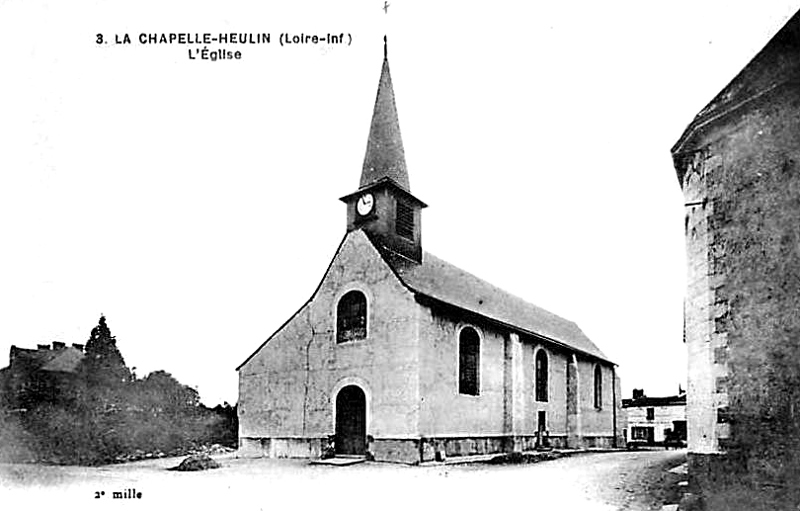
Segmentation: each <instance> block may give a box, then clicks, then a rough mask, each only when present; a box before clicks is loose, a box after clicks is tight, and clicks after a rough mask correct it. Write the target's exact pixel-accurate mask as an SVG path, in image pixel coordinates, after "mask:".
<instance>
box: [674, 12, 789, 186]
mask: <svg viewBox="0 0 800 511" xmlns="http://www.w3.org/2000/svg"><path fill="white" fill-rule="evenodd" d="M799 77H800V11H799V12H797V13H795V14H794V16H792V17H791V18H790V19H789V21H787V22H786V24H785V25H784V26H783V28H781V29H780V30H779V31H778V33H777V34H775V36H774V37H773V38H772V39H771V40H770V41H769V42H768V43H767V45H766V46H764V48H763V49H762V50H761V51H760V52H758V54H757V55H756V56H755V57H754V58H753V59H752V60H751V61H750V63H748V64H747V65H746V66H745V67H744V68H743V69H742V70H741V71H740V72H739V74H737V75H736V76H735V77H734V78H733V80H731V82H730V83H729V84H728V85H727V86H725V88H723V89H722V91H720V92H719V94H717V95H716V96H715V97H714V99H712V100H711V102H710V103H708V104H707V105H706V106H705V108H703V109H702V110H700V112H699V113H698V114H697V115H696V116H695V118H694V120H692V122H691V124H689V126H688V127H687V128H686V130H685V131H684V132H683V134H682V135H681V138H680V139H679V140H678V142H676V143H675V145H674V146H673V147H672V153H673V154H675V153H679V152H681V151H683V150H684V148H685V146H686V144H687V143H688V142H689V141H690V140H691V139H692V137H693V135H694V134H695V133H696V132H698V131H700V130H702V129H703V128H704V127H706V126H707V125H708V124H710V123H712V122H714V121H716V120H717V119H719V118H721V117H722V116H724V115H726V114H728V113H730V112H732V111H734V110H737V109H738V108H739V107H741V106H744V105H746V104H748V103H749V102H750V101H752V100H754V99H757V98H759V97H760V96H762V95H764V94H766V93H768V92H770V91H772V90H774V89H775V88H776V87H778V86H779V85H782V84H784V83H786V82H787V81H791V80H796V79H798V78H799ZM679 172H680V171H679Z"/></svg>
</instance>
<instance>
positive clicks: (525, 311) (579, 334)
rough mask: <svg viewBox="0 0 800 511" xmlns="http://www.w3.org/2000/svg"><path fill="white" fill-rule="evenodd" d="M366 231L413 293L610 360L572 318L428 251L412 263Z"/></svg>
mask: <svg viewBox="0 0 800 511" xmlns="http://www.w3.org/2000/svg"><path fill="white" fill-rule="evenodd" d="M368 237H369V238H370V241H371V242H372V244H373V245H375V247H376V248H377V249H378V252H380V253H381V255H382V256H383V258H384V259H385V260H386V262H387V263H388V264H389V266H391V268H392V269H393V270H394V272H395V274H396V275H397V277H398V278H399V279H400V280H401V282H403V284H404V285H405V286H406V287H407V288H409V289H410V290H411V291H413V292H414V293H416V294H419V295H423V296H425V297H428V298H430V299H433V300H435V301H437V302H440V303H443V304H447V305H450V306H453V307H456V308H458V309H462V310H465V311H468V312H471V313H474V314H478V315H479V316H482V317H484V318H487V319H489V320H492V321H495V322H499V323H502V324H504V325H505V326H507V327H509V328H511V329H514V330H518V331H521V332H523V333H526V334H529V335H532V336H535V337H539V338H543V339H544V340H547V341H550V342H553V343H555V344H560V345H563V346H566V347H569V348H572V349H575V350H577V351H580V352H583V353H584V354H587V355H591V356H593V357H596V358H599V359H601V360H604V361H607V362H610V361H609V360H608V357H606V356H605V354H604V353H603V352H602V351H600V349H599V348H598V347H597V346H595V344H594V343H593V342H592V341H591V340H590V339H589V338H588V337H587V336H586V334H584V333H583V331H582V330H581V329H580V327H578V325H576V324H575V323H574V322H572V321H569V320H567V319H564V318H562V317H560V316H557V315H556V314H553V313H552V312H549V311H546V310H545V309H542V308H541V307H537V306H536V305H533V304H532V303H529V302H527V301H525V300H523V299H522V298H519V297H517V296H515V295H513V294H511V293H508V292H506V291H503V290H502V289H500V288H499V287H496V286H493V285H492V284H490V283H488V282H486V281H485V280H482V279H480V278H478V277H476V276H475V275H472V274H471V273H468V272H466V271H464V270H462V269H461V268H458V267H456V266H454V265H452V264H450V263H448V262H446V261H443V260H442V259H439V258H438V257H436V256H434V255H433V254H430V253H429V252H424V253H423V256H422V263H417V262H415V261H411V260H409V259H407V258H405V257H403V256H401V255H398V254H395V253H394V252H392V251H390V250H389V249H387V248H385V247H383V246H382V245H381V244H380V243H379V242H378V241H377V240H376V239H373V238H372V237H370V236H368Z"/></svg>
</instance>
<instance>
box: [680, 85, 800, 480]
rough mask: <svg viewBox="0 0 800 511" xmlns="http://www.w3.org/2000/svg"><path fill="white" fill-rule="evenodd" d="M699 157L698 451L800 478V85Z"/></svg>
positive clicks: (693, 316)
mask: <svg viewBox="0 0 800 511" xmlns="http://www.w3.org/2000/svg"><path fill="white" fill-rule="evenodd" d="M694 150H695V157H694V159H693V161H691V162H690V163H689V165H688V167H689V172H687V174H686V177H685V179H684V193H685V194H686V199H687V203H688V202H693V201H697V200H700V201H703V202H704V205H703V206H687V208H705V211H704V212H703V213H702V214H696V213H695V212H694V211H695V210H693V209H689V210H688V224H687V249H688V252H689V265H690V272H689V273H690V281H689V293H688V296H687V309H686V310H687V344H689V360H690V367H689V379H690V383H689V394H688V395H689V403H687V414H688V417H689V441H690V450H695V451H696V452H713V451H714V450H716V449H713V448H712V449H711V450H706V449H698V447H701V448H705V447H714V448H715V447H723V448H724V449H725V450H727V451H728V452H729V454H730V456H729V458H731V459H729V460H728V461H727V462H726V463H728V464H730V463H731V461H732V459H736V460H739V463H738V465H739V467H740V468H741V469H742V470H745V471H746V472H747V473H748V474H750V475H751V476H754V477H760V478H764V479H769V480H778V481H779V482H780V480H781V479H782V478H785V477H787V474H790V473H791V471H792V470H797V468H798V465H797V461H796V456H795V455H794V453H795V452H796V445H797V441H798V440H800V93H798V88H797V86H796V84H794V85H787V86H783V87H781V88H779V89H778V90H776V91H773V92H772V93H771V95H770V97H769V101H766V100H765V101H761V102H756V103H753V104H752V105H751V106H749V107H748V108H746V109H742V110H741V111H740V112H739V113H737V114H732V115H730V116H729V118H728V119H726V122H725V123H721V124H719V125H718V127H717V128H715V129H714V130H709V131H708V132H707V133H705V134H704V135H703V136H702V137H701V138H699V139H698V140H696V141H695V144H694ZM704 180H705V182H704V183H703V181H704ZM704 222H705V223H706V224H705V225H703V223H704ZM703 231H705V234H704V233H703ZM704 236H705V239H704V238H703V237H704ZM703 274H705V277H704V276H703ZM693 277H694V279H693ZM700 401H702V403H703V405H704V407H703V408H702V410H699V407H698V406H697V405H698V402H700ZM701 412H702V413H701ZM709 412H711V414H709ZM698 435H706V436H707V437H709V438H714V437H716V438H717V439H718V440H719V442H718V444H717V445H716V446H707V445H705V444H703V443H702V442H700V443H698Z"/></svg>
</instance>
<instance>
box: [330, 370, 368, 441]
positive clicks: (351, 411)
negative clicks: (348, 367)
mask: <svg viewBox="0 0 800 511" xmlns="http://www.w3.org/2000/svg"><path fill="white" fill-rule="evenodd" d="M335 445H336V454H356V455H363V454H365V453H366V447H367V399H366V396H364V391H363V390H361V388H360V387H357V386H356V385H348V386H347V387H344V388H343V389H342V390H340V391H339V394H337V395H336V444H335Z"/></svg>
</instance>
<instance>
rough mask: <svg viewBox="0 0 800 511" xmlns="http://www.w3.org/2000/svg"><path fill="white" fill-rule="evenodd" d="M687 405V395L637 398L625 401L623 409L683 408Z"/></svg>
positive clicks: (623, 401)
mask: <svg viewBox="0 0 800 511" xmlns="http://www.w3.org/2000/svg"><path fill="white" fill-rule="evenodd" d="M681 405H684V406H685V405H686V394H680V395H678V396H665V397H647V396H642V397H637V398H636V399H623V400H622V407H623V408H637V407H642V406H681Z"/></svg>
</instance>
